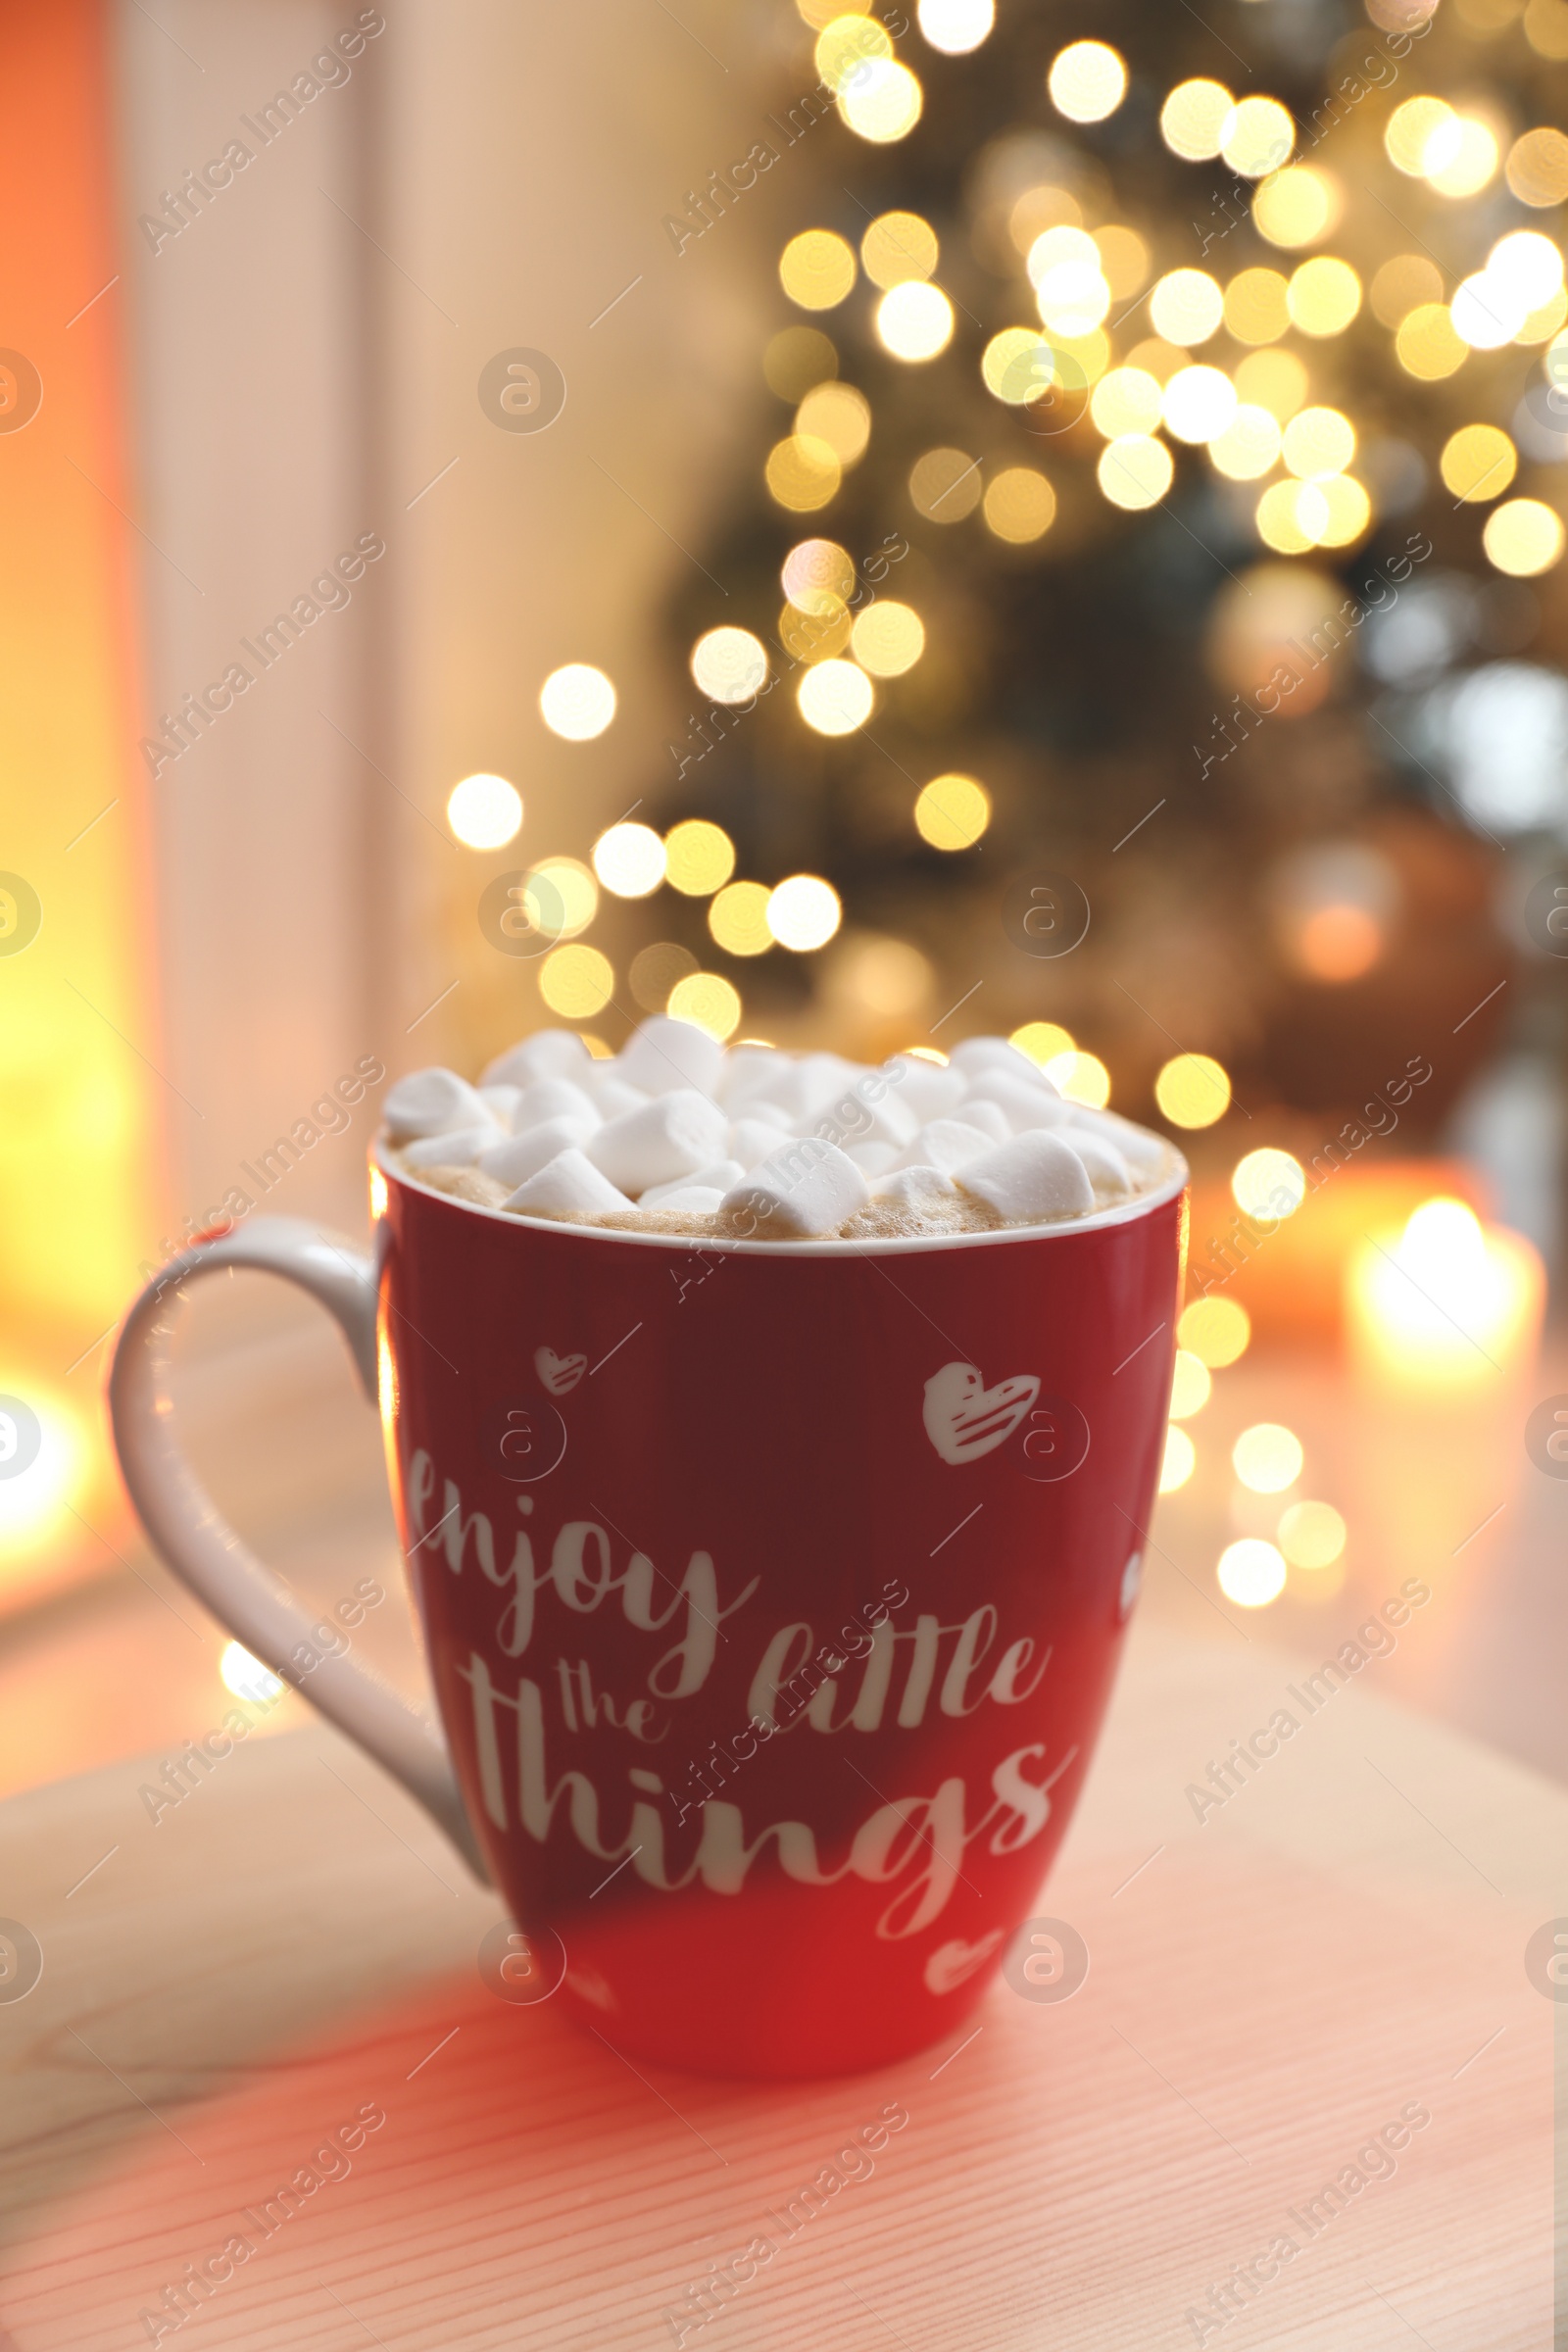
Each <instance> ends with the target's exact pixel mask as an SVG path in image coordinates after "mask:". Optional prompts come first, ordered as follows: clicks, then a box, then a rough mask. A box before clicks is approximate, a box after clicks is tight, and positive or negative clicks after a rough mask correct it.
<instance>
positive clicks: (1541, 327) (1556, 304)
mask: <svg viewBox="0 0 1568 2352" xmlns="http://www.w3.org/2000/svg"><path fill="white" fill-rule="evenodd" d="M1564 5H1565V6H1568V0H1564ZM1564 319H1568V289H1564V288H1563V287H1562V286H1559V287H1558V288H1557V291H1556V293H1555V294H1553V296H1552V297H1551V300H1550V301H1549V302H1544V303H1543V304H1542V305H1541V307H1540V309H1539V310H1534V311H1531V312H1530V313H1529V314H1528V315H1527V317H1526V319H1525V322H1524V324H1523V326H1522V327H1521V328H1520V329H1519V332H1518V333H1517V334H1516V335H1515V337H1514V341H1515V342H1516V343H1549V342H1550V341H1551V338H1552V336H1553V335H1554V334H1555V333H1556V332H1557V329H1558V327H1559V326H1561V324H1562V322H1563V320H1564Z"/></svg>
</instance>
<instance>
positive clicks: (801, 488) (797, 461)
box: [765, 433, 844, 515]
mask: <svg viewBox="0 0 1568 2352" xmlns="http://www.w3.org/2000/svg"><path fill="white" fill-rule="evenodd" d="M765 473H766V479H767V487H768V489H769V491H770V492H771V494H772V496H773V497H774V498H775V499H776V500H777V501H778V504H779V505H780V506H781V507H784V508H786V509H787V510H788V511H789V513H790V514H792V515H811V514H814V513H815V512H816V510H817V508H818V507H825V506H827V505H828V503H829V502H830V501H831V500H832V499H834V498H836V497H837V496H838V491H839V485H840V483H841V482H842V481H843V479H844V468H843V466H841V465H840V464H839V462H838V459H837V458H836V457H835V456H834V454H833V452H832V450H831V449H830V448H829V447H828V445H827V443H826V442H825V441H817V440H815V439H813V438H812V437H811V436H810V435H809V434H806V433H791V434H790V435H789V437H788V438H787V439H786V440H783V441H776V442H775V443H774V444H773V447H772V448H771V449H770V450H769V451H768V455H767V466H766V467H765Z"/></svg>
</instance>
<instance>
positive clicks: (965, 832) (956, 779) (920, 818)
mask: <svg viewBox="0 0 1568 2352" xmlns="http://www.w3.org/2000/svg"><path fill="white" fill-rule="evenodd" d="M990 822H991V795H990V794H989V793H988V792H987V790H986V788H985V786H984V785H983V784H977V783H976V782H975V780H974V778H973V776H958V775H951V776H933V777H932V779H931V781H930V783H929V784H927V785H924V786H923V787H922V788H921V792H920V796H919V798H918V799H917V800H916V802H915V804H914V829H915V831H916V832H917V833H918V834H919V836H920V839H921V840H922V841H923V842H925V843H927V844H928V846H929V847H930V848H931V849H933V850H972V849H973V848H974V845H975V843H976V842H977V841H978V840H979V839H980V836H981V834H982V833H983V832H984V831H985V829H986V827H987V825H989V824H990Z"/></svg>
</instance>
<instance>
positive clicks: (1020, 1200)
mask: <svg viewBox="0 0 1568 2352" xmlns="http://www.w3.org/2000/svg"><path fill="white" fill-rule="evenodd" d="M957 1181H958V1183H959V1184H960V1185H961V1187H962V1188H963V1190H964V1191H965V1192H966V1193H972V1194H973V1195H974V1198H975V1199H976V1200H977V1201H986V1202H987V1203H988V1204H989V1206H991V1207H992V1208H994V1209H995V1210H996V1211H997V1213H998V1215H999V1216H1002V1217H1005V1219H1006V1220H1007V1222H1008V1224H1013V1225H1017V1224H1033V1223H1035V1222H1036V1221H1037V1220H1039V1219H1040V1218H1042V1217H1062V1216H1070V1215H1072V1214H1074V1213H1075V1212H1076V1213H1080V1214H1081V1213H1082V1212H1083V1211H1084V1210H1086V1209H1091V1208H1093V1207H1094V1205H1095V1195H1094V1188H1093V1186H1092V1185H1091V1184H1090V1181H1089V1174H1088V1170H1087V1169H1086V1168H1085V1166H1084V1163H1083V1161H1082V1160H1081V1159H1080V1158H1079V1156H1078V1154H1077V1152H1074V1150H1073V1149H1072V1147H1071V1145H1070V1144H1067V1143H1064V1142H1063V1141H1062V1140H1061V1138H1060V1136H1058V1135H1050V1134H1048V1133H1047V1132H1046V1130H1045V1129H1044V1128H1041V1127H1035V1128H1031V1129H1030V1131H1029V1133H1028V1134H1027V1135H1015V1136H1014V1137H1013V1138H1012V1140H1011V1142H1010V1143H1005V1144H999V1145H998V1147H997V1149H996V1151H995V1152H986V1153H985V1155H984V1157H983V1158H980V1159H971V1160H970V1162H969V1164H968V1166H967V1167H964V1168H960V1169H959V1171H958V1176H957Z"/></svg>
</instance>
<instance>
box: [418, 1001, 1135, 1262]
mask: <svg viewBox="0 0 1568 2352" xmlns="http://www.w3.org/2000/svg"><path fill="white" fill-rule="evenodd" d="M385 1122H386V1123H385V1128H384V1131H383V1141H384V1143H385V1145H386V1146H387V1147H388V1150H389V1158H390V1163H391V1164H392V1165H393V1166H395V1167H397V1168H398V1169H400V1170H401V1172H402V1173H403V1174H405V1175H406V1176H408V1177H410V1178H412V1179H413V1180H414V1181H415V1182H417V1183H419V1184H425V1185H429V1186H431V1187H433V1188H434V1189H435V1190H437V1191H440V1192H444V1193H449V1194H451V1195H452V1196H453V1197H454V1198H455V1199H456V1200H459V1201H469V1202H471V1203H472V1204H473V1205H475V1206H477V1207H482V1208H493V1209H504V1210H510V1211H511V1212H512V1213H513V1214H515V1215H517V1216H525V1217H547V1218H554V1219H557V1220H559V1221H562V1222H564V1223H567V1224H572V1225H582V1226H589V1227H593V1228H596V1229H598V1230H600V1231H606V1232H633V1233H667V1234H670V1235H672V1236H684V1237H687V1238H694V1237H695V1238H700V1239H711V1240H741V1241H775V1242H791V1241H820V1240H825V1239H828V1238H830V1237H834V1236H837V1237H840V1238H842V1239H844V1240H846V1241H856V1240H867V1241H869V1240H891V1239H895V1238H901V1237H913V1236H918V1235H932V1236H939V1235H943V1234H964V1233H986V1232H995V1231H997V1230H999V1229H1001V1228H1004V1227H1012V1226H1024V1225H1041V1224H1057V1223H1061V1222H1063V1221H1067V1220H1070V1219H1072V1218H1075V1217H1083V1216H1088V1215H1090V1214H1092V1213H1093V1212H1094V1211H1095V1210H1097V1209H1104V1208H1112V1207H1115V1206H1117V1205H1119V1204H1120V1203H1122V1202H1124V1201H1132V1200H1135V1199H1137V1198H1139V1197H1140V1196H1141V1195H1143V1194H1145V1193H1150V1192H1152V1191H1154V1190H1155V1189H1156V1188H1157V1187H1158V1186H1160V1185H1162V1184H1163V1183H1165V1182H1166V1181H1167V1180H1168V1179H1169V1178H1170V1177H1172V1176H1173V1175H1174V1174H1175V1173H1176V1171H1177V1169H1178V1167H1179V1165H1180V1162H1179V1161H1178V1159H1177V1156H1176V1154H1175V1152H1173V1151H1172V1150H1171V1148H1170V1147H1169V1145H1167V1144H1165V1143H1164V1142H1163V1141H1162V1140H1161V1139H1160V1138H1159V1137H1158V1136H1156V1135H1153V1134H1152V1133H1151V1132H1150V1131H1149V1130H1148V1129H1147V1128H1144V1127H1138V1126H1135V1125H1134V1124H1133V1123H1132V1121H1131V1120H1129V1119H1123V1118H1119V1117H1117V1116H1116V1115H1115V1113H1113V1112H1111V1111H1105V1110H1093V1109H1090V1108H1089V1107H1087V1106H1086V1105H1085V1104H1083V1103H1073V1102H1069V1101H1066V1100H1064V1099H1063V1097H1062V1096H1061V1095H1060V1094H1059V1093H1058V1092H1057V1090H1056V1088H1055V1087H1054V1085H1053V1084H1052V1082H1051V1080H1050V1079H1049V1078H1048V1077H1047V1076H1046V1075H1045V1073H1044V1071H1042V1070H1041V1069H1039V1068H1038V1067H1037V1065H1036V1064H1035V1063H1034V1062H1032V1061H1031V1060H1030V1059H1029V1058H1028V1056H1027V1055H1026V1054H1021V1053H1019V1052H1018V1050H1017V1049H1016V1047H1013V1046H1011V1045H1009V1044H1008V1043H1007V1042H1006V1040H1005V1038H1000V1037H973V1038H967V1039H965V1041H964V1042H963V1044H962V1045H959V1046H956V1047H955V1049H954V1052H953V1056H952V1059H951V1060H950V1061H948V1062H937V1061H933V1060H927V1059H926V1058H925V1057H924V1056H923V1055H920V1054H894V1055H893V1056H892V1058H891V1059H890V1060H888V1061H886V1062H884V1063H883V1064H882V1066H881V1067H880V1068H878V1069H870V1068H867V1067H865V1066H864V1065H862V1064H859V1063H856V1062H852V1061H847V1060H845V1059H843V1058H842V1057H841V1056H840V1055H838V1054H788V1053H784V1052H782V1051H780V1050H777V1049H774V1048H772V1047H761V1046H747V1045H743V1046H738V1047H736V1048H734V1049H733V1050H732V1051H728V1052H726V1050H725V1049H724V1047H723V1046H721V1045H720V1044H718V1042H717V1041H716V1040H715V1039H713V1038H711V1037H710V1036H709V1034H708V1033H707V1031H706V1030H702V1029H698V1028H695V1027H693V1026H692V1025H691V1024H690V1023H689V1022H686V1021H677V1020H671V1019H669V1018H667V1017H665V1016H663V1015H660V1016H657V1017H656V1018H654V1019H652V1020H648V1021H645V1022H644V1023H643V1024H642V1026H641V1028H640V1029H638V1030H637V1031H636V1032H635V1033H634V1035H633V1036H632V1037H631V1038H630V1039H629V1040H628V1042H627V1044H626V1045H625V1046H624V1047H623V1048H622V1050H621V1052H620V1053H619V1054H616V1055H614V1056H613V1058H612V1059H609V1060H596V1059H595V1058H594V1057H593V1056H592V1055H591V1054H589V1052H588V1049H587V1047H586V1046H585V1045H584V1044H583V1042H582V1040H581V1038H579V1037H577V1036H576V1035H574V1034H573V1033H572V1032H571V1031H570V1030H565V1029H545V1030H540V1031H538V1032H536V1034H535V1035H534V1036H532V1037H529V1038H525V1039H524V1040H523V1041H522V1043H521V1044H520V1045H517V1046H514V1047H512V1048H511V1050H510V1051H509V1052H508V1053H505V1054H502V1055H500V1057H499V1058H498V1059H497V1060H495V1061H493V1062H492V1063H491V1064H490V1066H489V1067H488V1069H486V1070H485V1072H484V1073H483V1076H482V1077H481V1079H480V1082H479V1084H478V1085H477V1086H472V1085H470V1084H469V1083H468V1082H467V1080H466V1079H464V1078H460V1077H459V1076H458V1074H457V1073H456V1071H453V1070H445V1069H428V1070H416V1071H414V1072H413V1073H412V1074H411V1075H410V1076H409V1077H407V1078H400V1079H399V1080H398V1082H397V1084H396V1085H395V1086H393V1087H392V1088H391V1089H390V1090H389V1092H388V1094H387V1097H386V1103H385Z"/></svg>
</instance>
